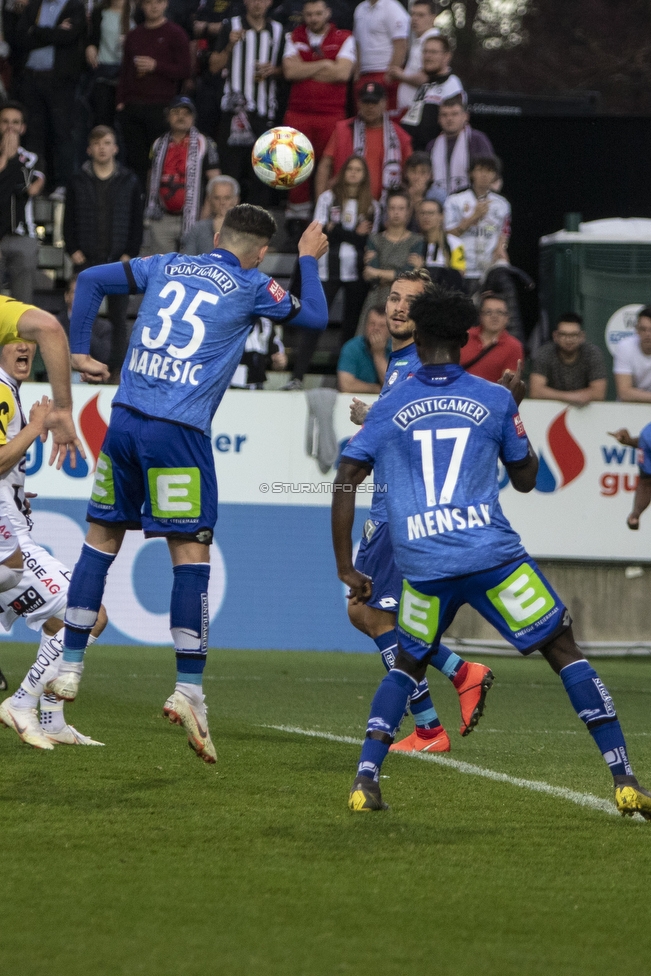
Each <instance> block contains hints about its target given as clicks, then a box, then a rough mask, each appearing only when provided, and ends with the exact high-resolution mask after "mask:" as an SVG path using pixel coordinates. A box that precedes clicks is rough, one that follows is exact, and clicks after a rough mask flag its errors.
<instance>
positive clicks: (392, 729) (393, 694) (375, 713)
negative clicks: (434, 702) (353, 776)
mask: <svg viewBox="0 0 651 976" xmlns="http://www.w3.org/2000/svg"><path fill="white" fill-rule="evenodd" d="M415 690H416V682H415V681H414V679H413V678H411V677H410V676H409V675H408V674H405V672H404V671H397V670H396V669H395V668H394V669H393V670H392V671H389V673H388V674H387V675H385V677H384V678H383V679H382V681H381V683H380V687H379V688H378V690H377V691H376V692H375V697H374V698H373V701H372V702H371V713H370V716H369V720H368V725H367V727H366V735H367V738H366V739H365V740H364V745H363V746H362V753H361V756H360V757H359V765H358V767H357V775H358V776H367V777H368V778H369V779H373V780H375V781H376V782H378V781H379V779H380V766H381V765H382V763H383V762H384V759H385V757H386V754H387V752H388V751H389V746H390V745H391V741H392V740H393V737H394V735H395V734H396V731H397V729H398V726H399V725H400V722H401V721H402V716H403V715H404V713H405V708H406V707H407V701H408V700H409V696H410V695H412V694H413V693H414V691H415ZM371 732H382V733H384V736H385V737H386V740H385V741H381V740H380V739H369V738H368V736H369V734H370V733H371Z"/></svg>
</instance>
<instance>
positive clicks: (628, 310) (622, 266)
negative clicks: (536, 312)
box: [540, 218, 651, 399]
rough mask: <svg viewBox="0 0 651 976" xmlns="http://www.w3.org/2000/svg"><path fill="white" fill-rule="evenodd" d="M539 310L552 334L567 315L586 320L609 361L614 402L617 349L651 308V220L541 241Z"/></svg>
mask: <svg viewBox="0 0 651 976" xmlns="http://www.w3.org/2000/svg"><path fill="white" fill-rule="evenodd" d="M540 304H541V313H542V318H543V323H544V325H545V326H546V327H547V328H548V330H549V331H548V334H551V331H552V329H553V328H554V325H555V323H556V320H557V319H558V316H559V315H562V314H563V312H578V313H579V315H582V316H583V322H584V328H585V330H586V333H587V337H588V339H589V340H590V341H591V342H594V343H595V344H596V345H597V346H599V348H600V349H601V350H602V352H603V353H604V355H605V357H606V363H607V365H608V368H609V373H610V375H609V380H608V394H607V395H608V398H609V399H614V398H615V385H614V380H613V377H612V363H613V358H612V349H613V348H614V346H615V345H616V343H617V342H618V341H620V340H621V339H622V338H624V337H625V336H626V335H630V334H631V333H632V332H633V331H634V328H635V318H636V314H637V311H638V309H639V307H640V306H641V305H649V304H651V220H646V219H643V218H629V219H623V218H622V219H620V218H614V219H612V220H594V221H590V222H589V223H579V224H578V230H576V231H575V230H561V231H558V232H557V233H555V234H549V235H548V236H546V237H542V238H541V239H540Z"/></svg>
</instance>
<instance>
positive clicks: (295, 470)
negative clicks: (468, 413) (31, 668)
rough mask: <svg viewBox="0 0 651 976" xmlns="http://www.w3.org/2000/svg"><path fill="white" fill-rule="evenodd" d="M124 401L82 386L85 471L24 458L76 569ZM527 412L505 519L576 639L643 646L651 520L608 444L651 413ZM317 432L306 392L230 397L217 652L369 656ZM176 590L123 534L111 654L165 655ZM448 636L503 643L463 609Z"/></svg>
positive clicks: (141, 543) (527, 405)
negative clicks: (132, 650)
mask: <svg viewBox="0 0 651 976" xmlns="http://www.w3.org/2000/svg"><path fill="white" fill-rule="evenodd" d="M42 393H43V387H42V385H40V384H39V385H31V384H25V385H24V386H23V389H22V400H23V404H24V407H25V409H26V410H29V408H30V406H31V405H32V403H33V402H35V401H36V400H37V399H39V398H40V397H41V395H42ZM114 393H115V389H114V388H112V387H102V388H101V389H100V390H99V391H98V389H97V388H96V387H89V386H77V387H74V388H73V394H74V407H75V415H76V420H77V424H78V429H79V431H80V433H81V436H82V439H83V441H84V443H85V445H86V451H87V455H88V458H87V462H83V461H81V459H79V461H80V464H79V466H78V468H77V470H76V471H73V470H72V469H71V468H69V467H68V466H67V465H66V466H65V467H64V470H62V471H61V472H56V471H54V470H53V469H52V468H49V467H48V466H47V461H46V454H47V447H46V448H45V450H44V448H43V446H42V445H41V444H40V443H37V444H35V445H34V446H33V447H32V449H31V451H30V454H29V456H28V463H27V474H28V478H27V489H28V490H30V491H36V492H38V498H36V499H35V500H34V502H33V508H34V520H35V528H34V536H35V538H36V540H37V541H38V542H40V543H41V544H43V545H46V546H47V547H48V548H50V549H51V550H52V552H54V554H55V555H56V556H57V557H58V558H59V559H61V560H62V561H63V562H64V563H65V564H66V565H68V566H70V567H72V566H73V565H74V563H75V562H76V559H77V557H78V554H79V551H80V548H81V544H82V541H83V536H84V531H85V525H84V520H85V510H86V501H87V499H88V497H89V495H90V491H91V485H92V480H93V469H94V465H95V460H96V458H97V455H98V453H99V449H100V447H101V443H102V439H103V436H104V432H105V430H106V424H107V422H108V419H109V415H110V404H111V400H112V397H113V395H114ZM364 399H366V400H368V401H369V402H371V401H372V400H373V398H372V397H366V398H364ZM349 403H350V397H349V396H345V395H342V396H339V397H338V399H337V402H336V405H335V410H334V417H333V422H334V427H335V432H336V436H337V440H338V441H339V443H340V444H345V442H346V439H347V438H348V437H350V436H351V435H352V434H353V433H354V431H355V428H354V427H353V425H352V424H351V423H350V420H349V418H348V407H349ZM521 413H522V418H523V421H524V424H525V427H526V428H527V432H528V434H529V437H530V439H531V442H532V444H533V445H534V448H535V449H536V450H537V451H538V452H539V454H540V457H541V469H540V475H539V482H538V487H537V489H536V490H535V491H534V492H532V493H531V494H530V495H519V494H518V493H517V492H515V491H514V490H513V488H512V487H511V486H510V485H508V484H507V479H506V478H505V476H504V474H503V472H502V484H503V487H502V492H501V502H502V505H503V508H504V510H505V512H506V514H507V515H508V517H509V518H510V519H511V520H512V522H513V524H514V526H515V527H516V528H517V529H518V531H519V532H520V533H521V535H522V538H523V541H524V544H525V546H526V547H527V548H528V549H529V550H530V552H531V553H532V555H534V556H536V557H537V558H539V559H540V560H541V563H542V565H543V567H544V569H545V571H546V572H548V573H549V575H550V577H551V579H552V582H554V583H555V584H556V585H558V587H559V589H560V592H561V593H562V595H563V596H564V598H565V600H566V602H567V603H568V605H569V606H570V609H571V611H572V613H573V615H574V617H575V619H576V624H577V632H578V636H579V637H580V638H582V639H583V640H587V641H593V640H598V641H609V640H613V641H635V640H645V639H648V607H649V606H650V605H651V592H650V585H649V581H650V580H651V544H650V541H651V517H649V518H647V520H646V521H645V520H644V518H643V521H642V528H641V530H640V531H639V532H636V533H633V532H630V531H629V530H627V528H626V526H625V518H626V515H627V513H628V512H629V511H630V507H631V500H632V492H633V491H634V490H635V479H636V472H637V468H636V463H635V452H634V451H631V449H630V448H629V449H625V448H621V447H620V446H619V445H618V444H617V443H616V442H615V441H614V440H613V439H612V438H609V437H608V436H607V435H606V431H607V430H613V429H615V428H616V427H622V426H627V427H628V428H629V430H631V432H633V433H637V432H639V430H640V429H641V428H642V426H644V424H645V423H646V422H647V421H648V409H647V408H646V407H644V406H643V405H640V404H620V403H616V404H607V403H604V404H592V405H590V406H588V407H586V408H584V409H581V410H579V409H575V408H570V409H569V410H568V409H566V406H565V405H564V404H561V403H554V402H549V401H525V402H524V403H523V404H522V409H521ZM306 424H307V401H306V398H305V397H304V396H302V395H298V394H284V393H273V392H269V393H267V392H259V393H258V392H254V393H252V392H248V391H229V392H228V393H227V394H226V396H225V398H224V401H223V403H222V406H221V407H220V410H219V412H218V414H217V418H216V420H215V422H214V425H213V430H212V443H213V450H214V456H215V463H216V467H217V476H218V481H219V494H220V507H219V521H218V523H217V531H216V535H215V546H214V550H213V555H212V565H213V570H212V578H211V592H210V608H211V633H210V643H211V645H212V646H218V647H231V648H257V649H269V648H285V649H297V650H298V649H311V650H343V651H369V650H373V649H374V648H373V645H372V643H371V642H370V641H368V640H367V639H366V638H364V637H363V636H362V635H361V634H359V633H358V632H357V631H355V630H354V629H353V628H352V626H351V625H350V624H349V622H348V619H347V615H346V602H345V594H344V590H343V587H342V585H341V584H340V583H339V581H338V579H337V577H336V573H335V564H334V559H333V556H332V549H331V544H330V499H331V493H330V485H331V483H332V479H333V476H334V469H332V468H331V469H330V470H329V471H328V472H327V474H321V472H320V470H319V467H318V464H317V461H316V459H315V458H313V457H310V456H309V455H308V453H307V451H306V442H307V438H306ZM283 485H286V486H288V487H287V488H283V487H282V486H283ZM371 497H372V496H371V493H370V492H365V493H363V494H360V495H359V496H358V505H357V507H358V512H357V519H356V526H355V534H356V538H359V537H360V536H361V530H362V525H363V522H364V518H365V517H366V514H367V511H368V506H369V505H370V501H371ZM631 564H634V565H635V567H636V569H635V571H634V572H631V569H630V566H631ZM627 568H628V569H627ZM171 581H172V573H171V569H170V566H169V560H168V557H167V553H166V546H165V543H164V542H163V541H162V540H149V541H145V540H144V539H143V537H142V536H141V535H140V533H128V534H127V538H126V541H125V545H124V546H123V550H122V552H121V553H120V556H119V557H118V560H117V561H116V563H115V565H114V567H113V569H112V571H111V573H110V575H109V584H108V587H107V591H106V604H107V608H108V611H109V615H110V618H111V624H110V625H109V629H108V631H107V634H106V638H105V639H106V640H107V641H108V642H109V643H112V644H120V643H126V644H128V643H151V644H166V643H169V631H168V626H169V622H168V606H169V593H170V588H171ZM623 607H625V608H626V612H625V613H624V612H623V610H622V609H621V608H623ZM606 608H609V609H608V611H607V610H606ZM453 629H454V636H456V637H460V638H471V639H472V638H490V637H493V638H494V637H495V636H496V635H495V634H494V632H492V631H491V630H490V628H486V627H485V625H484V624H483V623H482V622H481V621H480V620H479V618H478V617H477V615H476V614H474V611H470V610H464V611H462V613H461V614H460V615H459V617H458V618H457V621H455V624H454V628H453ZM3 636H4V635H3ZM10 639H12V640H18V641H25V640H29V641H32V640H33V634H32V632H30V631H28V630H27V628H26V627H25V625H24V624H23V623H22V622H19V623H18V624H17V625H16V627H15V628H14V631H13V632H12V635H11V638H10Z"/></svg>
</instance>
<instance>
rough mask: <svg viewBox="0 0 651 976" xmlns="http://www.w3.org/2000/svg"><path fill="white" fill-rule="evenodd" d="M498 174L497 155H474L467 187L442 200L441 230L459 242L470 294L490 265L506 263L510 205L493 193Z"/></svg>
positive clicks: (499, 165)
mask: <svg viewBox="0 0 651 976" xmlns="http://www.w3.org/2000/svg"><path fill="white" fill-rule="evenodd" d="M501 175H502V164H501V163H500V161H499V159H498V158H497V156H478V157H476V158H475V159H473V160H471V163H470V188H469V189H468V190H460V191H459V192H458V193H451V194H450V196H449V197H448V198H447V200H446V201H445V205H444V213H445V229H446V231H447V232H448V233H449V234H453V235H454V236H455V237H460V238H461V240H462V242H463V249H464V252H465V255H466V281H467V282H468V285H469V287H470V290H471V292H472V291H476V290H477V289H478V288H479V286H480V282H481V279H482V278H483V276H484V275H485V274H486V272H487V271H488V269H489V268H490V267H492V265H494V264H496V263H498V262H503V263H504V262H506V263H508V254H507V251H506V249H507V246H508V243H509V236H510V233H511V204H510V203H509V201H508V200H507V199H506V198H505V197H503V196H501V195H500V194H499V193H495V191H494V190H493V185H494V183H495V180H496V179H497V178H498V177H500V176H501Z"/></svg>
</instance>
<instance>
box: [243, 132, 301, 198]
mask: <svg viewBox="0 0 651 976" xmlns="http://www.w3.org/2000/svg"><path fill="white" fill-rule="evenodd" d="M251 162H252V163H253V172H254V173H255V175H256V176H257V177H258V179H259V180H262V182H263V183H266V184H267V186H273V187H276V188H277V189H279V190H291V188H292V187H293V186H298V184H299V183H303V182H304V181H305V180H306V179H307V178H308V177H309V175H310V173H311V172H312V170H313V169H314V149H313V148H312V143H311V142H310V140H309V139H308V138H307V136H304V135H303V133H302V132H299V131H298V129H292V128H291V126H289V125H279V126H276V128H275V129H269V131H268V132H264V133H263V134H262V135H261V136H260V138H259V139H258V140H257V142H256V144H255V146H254V147H253V152H252V153H251Z"/></svg>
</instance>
